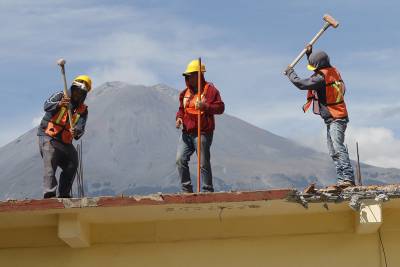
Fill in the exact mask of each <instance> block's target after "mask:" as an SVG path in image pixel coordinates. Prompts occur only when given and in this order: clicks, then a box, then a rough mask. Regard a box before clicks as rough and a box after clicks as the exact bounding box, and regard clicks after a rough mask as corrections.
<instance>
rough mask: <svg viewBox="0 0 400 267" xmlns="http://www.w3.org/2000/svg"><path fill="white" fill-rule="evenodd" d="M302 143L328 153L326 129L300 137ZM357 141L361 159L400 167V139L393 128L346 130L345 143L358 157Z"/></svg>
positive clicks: (355, 128)
mask: <svg viewBox="0 0 400 267" xmlns="http://www.w3.org/2000/svg"><path fill="white" fill-rule="evenodd" d="M300 140H301V143H303V144H304V145H306V146H309V147H312V148H314V149H316V150H319V151H322V152H325V153H327V152H328V149H327V145H326V129H325V128H324V129H323V130H321V131H320V132H319V134H316V135H315V136H312V137H308V138H305V137H304V136H303V138H301V139H300ZM356 142H358V145H359V151H360V161H361V162H364V163H367V164H371V165H374V166H379V167H385V168H399V169H400V139H399V138H397V137H396V136H395V134H394V132H393V131H392V130H391V129H388V128H384V127H354V126H351V125H350V126H349V127H348V128H347V130H346V141H345V143H346V144H347V146H348V149H349V155H350V157H351V158H352V159H354V160H355V159H356V155H357V154H356V152H357V149H356Z"/></svg>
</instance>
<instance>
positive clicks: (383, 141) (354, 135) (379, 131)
mask: <svg viewBox="0 0 400 267" xmlns="http://www.w3.org/2000/svg"><path fill="white" fill-rule="evenodd" d="M347 142H348V143H349V144H354V145H351V146H349V149H350V153H351V154H353V155H355V154H356V146H355V143H356V142H358V143H359V150H360V159H361V161H363V162H365V163H368V164H372V165H376V166H381V167H394V168H400V139H398V138H396V136H395V134H394V132H393V131H392V130H390V129H387V128H383V127H376V128H374V127H360V128H356V127H349V129H348V133H347Z"/></svg>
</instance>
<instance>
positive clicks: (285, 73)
mask: <svg viewBox="0 0 400 267" xmlns="http://www.w3.org/2000/svg"><path fill="white" fill-rule="evenodd" d="M292 70H293V67H292V66H287V68H286V69H285V71H284V72H283V74H284V75H288V74H290V73H291V72H292Z"/></svg>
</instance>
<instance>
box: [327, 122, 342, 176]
mask: <svg viewBox="0 0 400 267" xmlns="http://www.w3.org/2000/svg"><path fill="white" fill-rule="evenodd" d="M331 124H332V123H330V124H327V125H326V142H327V145H328V150H329V155H330V156H331V158H332V160H333V163H334V165H335V170H336V179H337V182H342V181H343V173H342V170H341V168H340V166H339V154H338V153H337V151H336V150H335V148H334V146H333V141H332V135H331V130H332V127H331Z"/></svg>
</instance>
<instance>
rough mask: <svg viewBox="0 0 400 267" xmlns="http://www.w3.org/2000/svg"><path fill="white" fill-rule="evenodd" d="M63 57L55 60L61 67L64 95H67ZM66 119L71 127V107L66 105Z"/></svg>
mask: <svg viewBox="0 0 400 267" xmlns="http://www.w3.org/2000/svg"><path fill="white" fill-rule="evenodd" d="M65 63H66V61H65V59H63V58H60V59H59V60H58V61H57V65H58V66H60V67H61V75H62V76H63V80H64V96H66V97H68V92H67V90H68V89H67V88H68V86H67V78H66V77H65ZM68 118H69V119H68V120H69V126H70V127H71V129H72V128H73V127H72V126H73V125H72V112H71V108H70V107H69V106H68Z"/></svg>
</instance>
